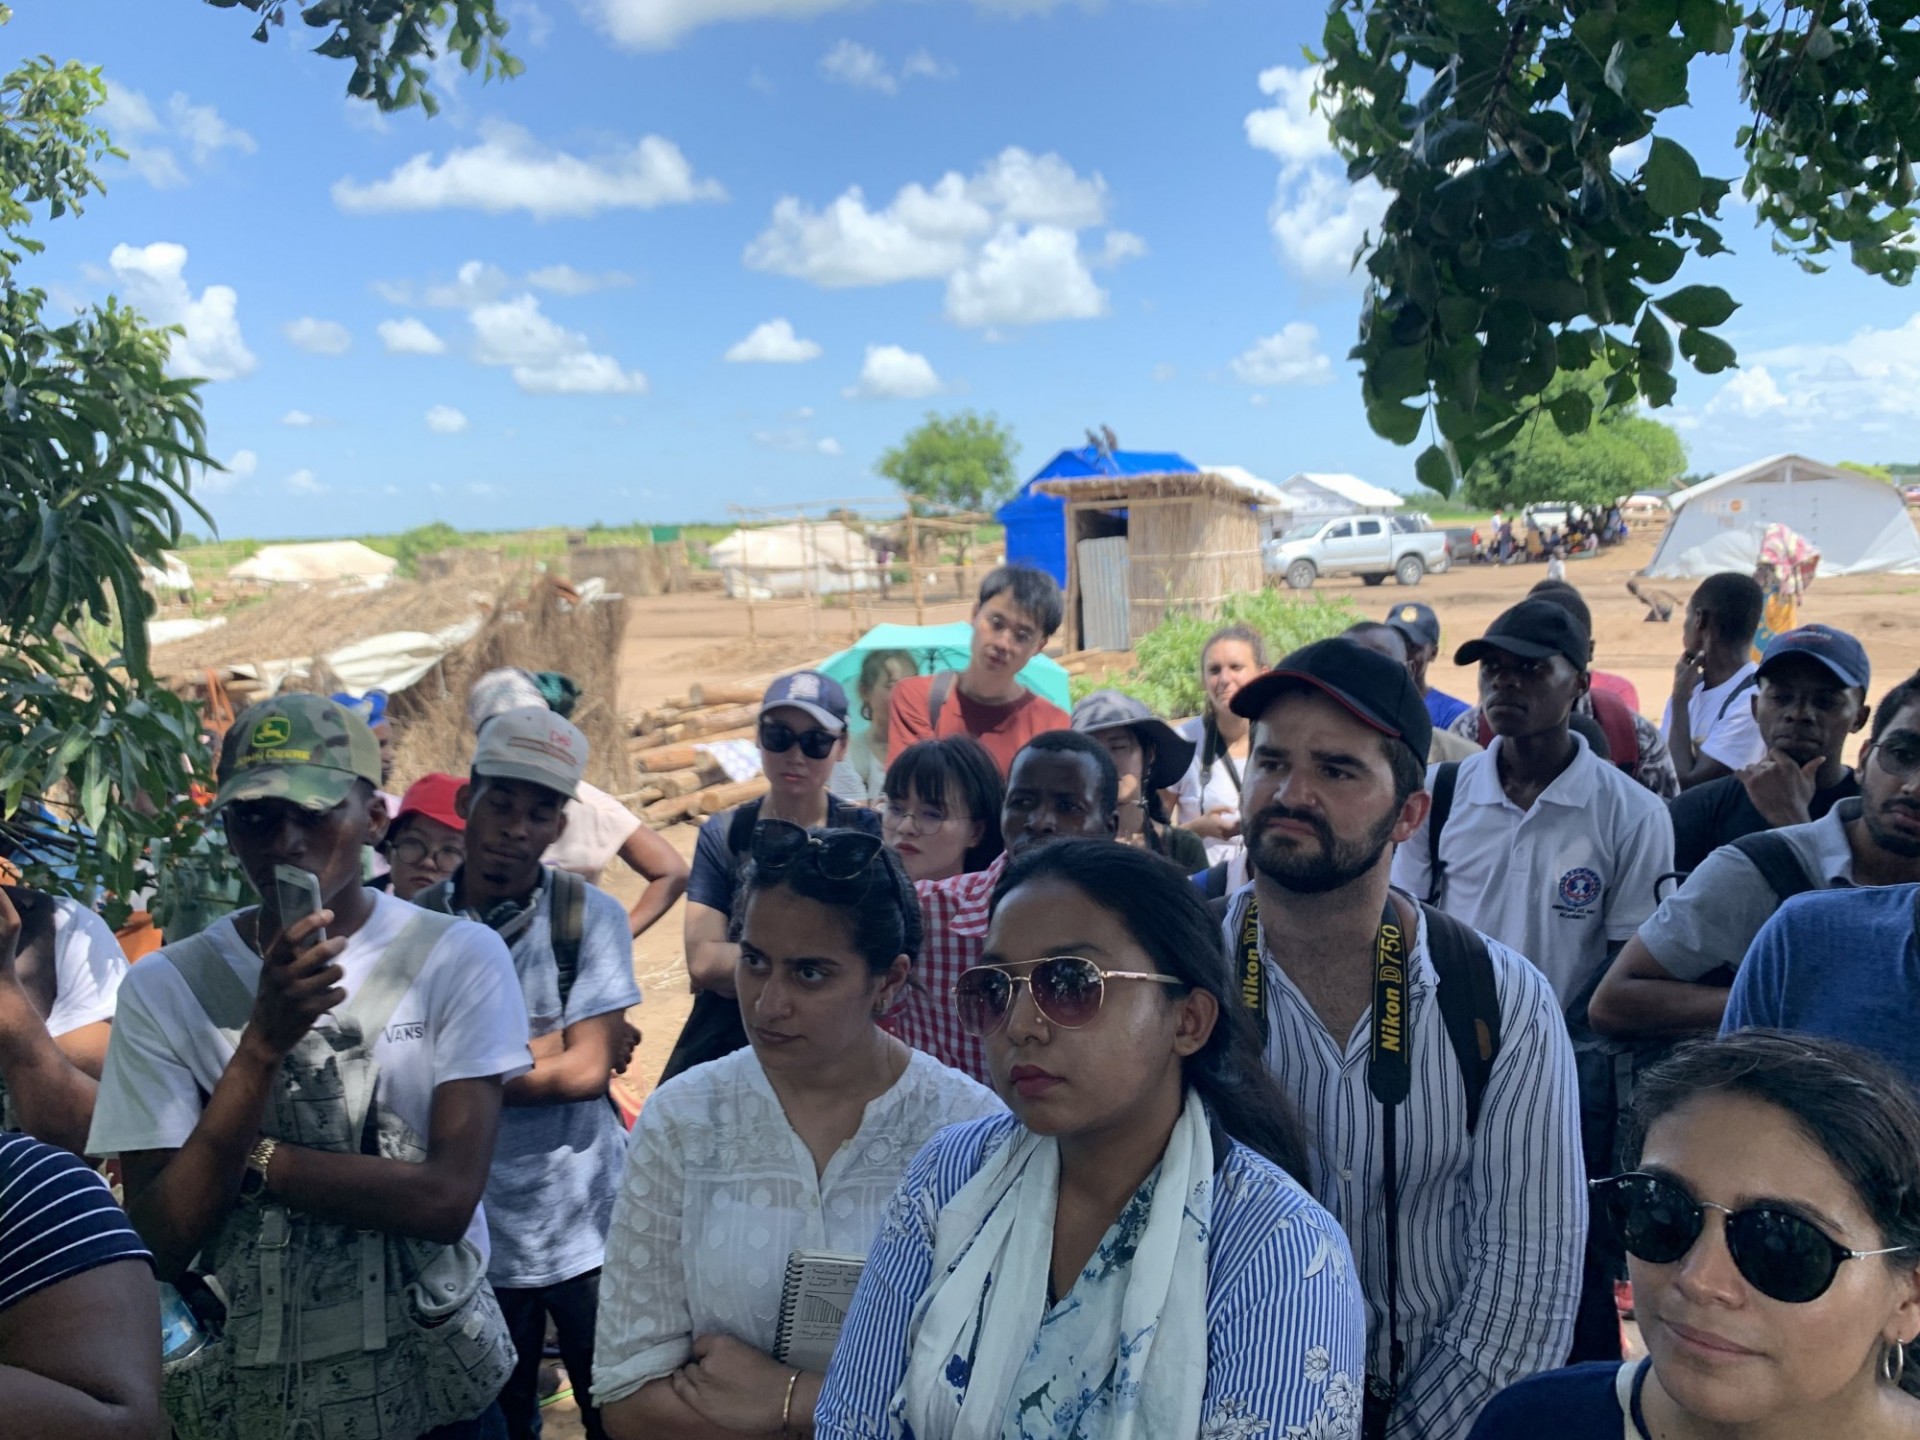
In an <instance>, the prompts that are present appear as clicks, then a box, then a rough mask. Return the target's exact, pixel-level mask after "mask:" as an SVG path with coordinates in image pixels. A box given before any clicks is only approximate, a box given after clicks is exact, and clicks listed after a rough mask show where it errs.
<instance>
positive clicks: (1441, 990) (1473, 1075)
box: [1425, 906, 1500, 1135]
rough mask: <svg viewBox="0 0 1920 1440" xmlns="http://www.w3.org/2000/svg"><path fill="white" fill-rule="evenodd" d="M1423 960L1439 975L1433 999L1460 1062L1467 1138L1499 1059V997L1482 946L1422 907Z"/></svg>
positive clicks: (1475, 1125) (1469, 930) (1460, 927)
mask: <svg viewBox="0 0 1920 1440" xmlns="http://www.w3.org/2000/svg"><path fill="white" fill-rule="evenodd" d="M1425 913H1426V919H1427V958H1428V959H1430V960H1431V961H1432V962H1433V969H1434V973H1435V974H1436V975H1438V976H1439V980H1440V983H1439V986H1438V989H1437V991H1436V993H1435V999H1436V1000H1437V1002H1438V1003H1439V1006H1440V1020H1441V1023H1442V1024H1443V1025H1445V1026H1446V1030H1447V1043H1448V1044H1450V1045H1451V1046H1452V1047H1453V1055H1454V1059H1456V1060H1457V1061H1459V1063H1460V1078H1461V1079H1462V1080H1463V1081H1464V1082H1465V1084H1466V1091H1467V1134H1469V1135H1472V1134H1473V1133H1474V1132H1475V1131H1476V1130H1477V1129H1478V1128H1479V1125H1480V1108H1481V1104H1482V1102H1484V1101H1485V1099H1486V1095H1487V1086H1488V1085H1489V1084H1490V1083H1491V1082H1492V1080H1493V1062H1494V1060H1495V1058H1496V1057H1497V1056H1498V1055H1499V1054H1500V992H1499V990H1498V989H1497V988H1496V986H1495V985H1494V979H1493V956H1492V954H1491V953H1490V952H1489V951H1488V949H1487V945H1486V941H1484V940H1482V939H1481V938H1480V936H1479V934H1478V933H1477V932H1476V931H1474V930H1473V929H1472V928H1470V927H1469V926H1466V925H1463V924H1461V923H1460V922H1459V921H1458V920H1456V919H1454V918H1453V917H1452V916H1451V915H1448V914H1447V913H1445V912H1444V911H1441V910H1435V909H1433V908H1432V907H1431V906H1428V907H1426V911H1425Z"/></svg>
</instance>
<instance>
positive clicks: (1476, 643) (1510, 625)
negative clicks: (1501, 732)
mask: <svg viewBox="0 0 1920 1440" xmlns="http://www.w3.org/2000/svg"><path fill="white" fill-rule="evenodd" d="M1489 650H1502V651H1505V652H1506V653H1507V654H1509V655H1518V656H1520V657H1521V658H1522V659H1524V660H1544V659H1546V658H1547V656H1549V655H1564V656H1566V657H1567V663H1568V664H1569V665H1571V666H1573V668H1574V669H1576V670H1579V671H1583V672H1584V671H1585V670H1586V668H1587V667H1588V666H1589V665H1590V664H1592V663H1593V641H1592V639H1590V638H1589V637H1588V635H1587V631H1586V627H1585V626H1583V625H1582V624H1581V623H1580V621H1579V620H1578V619H1577V618H1575V616H1574V614H1573V612H1572V611H1570V610H1568V609H1567V608H1566V606H1564V605H1556V604H1554V603H1553V601H1551V600H1522V601H1521V602H1520V603H1519V604H1518V605H1515V606H1514V607H1513V608H1512V609H1510V610H1506V611H1503V612H1502V613H1501V614H1499V615H1497V616H1495V617H1494V621H1493V624H1491V625H1489V626H1488V627H1487V633H1486V634H1485V635H1482V636H1481V637H1480V638H1479V639H1478V640H1469V641H1468V642H1467V643H1466V644H1464V645H1462V646H1461V647H1460V648H1459V650H1457V651H1456V652H1454V657H1453V663H1454V664H1456V665H1477V664H1479V663H1480V661H1481V660H1483V659H1484V658H1486V654H1487V652H1488V651H1489Z"/></svg>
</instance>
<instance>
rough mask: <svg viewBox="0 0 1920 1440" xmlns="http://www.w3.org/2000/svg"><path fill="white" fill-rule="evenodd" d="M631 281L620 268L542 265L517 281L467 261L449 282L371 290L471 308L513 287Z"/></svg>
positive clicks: (583, 290)
mask: <svg viewBox="0 0 1920 1440" xmlns="http://www.w3.org/2000/svg"><path fill="white" fill-rule="evenodd" d="M632 284H633V276H631V275H628V274H626V273H625V272H623V271H620V270H605V271H602V272H600V273H599V274H592V273H589V272H587V271H584V270H576V269H574V268H573V266H571V265H545V266H542V267H541V268H540V269H538V270H532V271H529V272H528V273H527V275H526V276H525V278H524V279H523V280H520V281H516V280H514V278H513V277H512V276H510V275H508V274H507V272H506V271H504V270H502V269H501V268H500V267H499V266H498V265H489V264H488V263H487V262H485V261H484V260H469V261H467V263H466V264H464V265H462V266H461V267H460V268H459V270H457V271H455V272H454V278H453V279H452V280H451V281H435V282H433V283H431V284H427V285H415V284H414V283H413V282H412V281H410V280H376V281H374V282H373V293H374V294H376V295H378V296H379V297H380V298H381V299H382V300H385V301H386V302H387V303H388V304H391V305H432V306H435V307H436V308H440V309H446V310H471V309H472V308H473V307H474V306H476V305H484V304H486V303H487V302H488V301H490V300H498V299H500V298H501V297H502V296H504V295H506V294H507V293H509V292H510V291H512V290H515V289H522V288H526V287H528V286H531V287H532V288H533V289H535V290H545V291H548V292H550V293H552V294H554V295H591V294H593V293H594V292H595V291H597V290H617V289H624V288H626V287H627V286H630V285H632Z"/></svg>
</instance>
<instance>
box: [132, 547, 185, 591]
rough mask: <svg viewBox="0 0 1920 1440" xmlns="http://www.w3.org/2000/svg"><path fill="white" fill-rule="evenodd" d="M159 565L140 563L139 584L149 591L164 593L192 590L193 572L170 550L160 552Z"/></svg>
mask: <svg viewBox="0 0 1920 1440" xmlns="http://www.w3.org/2000/svg"><path fill="white" fill-rule="evenodd" d="M160 561H161V563H160V564H159V565H150V564H148V563H147V562H146V561H144V560H142V561H141V562H140V583H141V584H142V585H144V586H146V587H147V589H149V590H155V591H165V592H167V593H169V594H177V593H179V592H180V591H182V590H191V589H193V572H192V571H191V570H189V569H188V568H187V562H186V561H185V560H182V559H181V558H180V557H179V556H178V555H176V554H175V553H174V552H173V551H171V550H162V551H161V552H160Z"/></svg>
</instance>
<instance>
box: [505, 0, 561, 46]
mask: <svg viewBox="0 0 1920 1440" xmlns="http://www.w3.org/2000/svg"><path fill="white" fill-rule="evenodd" d="M501 8H502V9H503V10H504V11H505V12H506V15H507V18H508V19H509V20H510V21H511V22H512V25H513V29H512V30H511V31H510V32H509V33H510V34H511V36H512V37H513V38H512V40H511V41H510V42H509V43H510V44H512V45H514V46H515V47H518V46H519V44H520V43H521V41H523V40H524V41H525V42H526V43H527V44H529V45H531V46H533V47H534V48H535V49H536V50H537V49H540V48H541V47H543V46H544V45H545V44H546V43H547V41H548V40H550V39H552V38H553V17H552V16H551V15H549V14H547V12H546V11H544V10H542V9H541V8H540V7H539V6H538V5H535V4H533V3H531V0H507V4H506V5H504V6H503V7H501Z"/></svg>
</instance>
